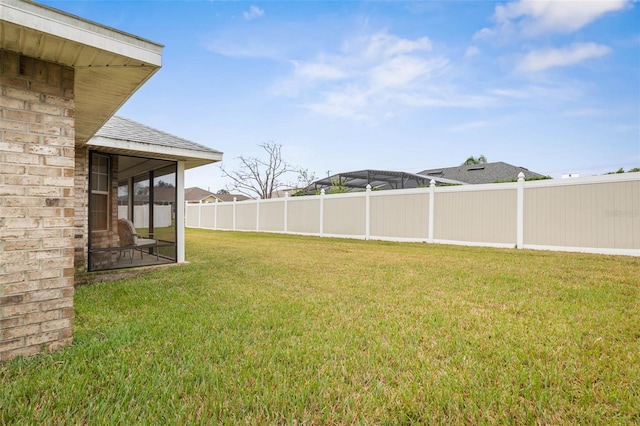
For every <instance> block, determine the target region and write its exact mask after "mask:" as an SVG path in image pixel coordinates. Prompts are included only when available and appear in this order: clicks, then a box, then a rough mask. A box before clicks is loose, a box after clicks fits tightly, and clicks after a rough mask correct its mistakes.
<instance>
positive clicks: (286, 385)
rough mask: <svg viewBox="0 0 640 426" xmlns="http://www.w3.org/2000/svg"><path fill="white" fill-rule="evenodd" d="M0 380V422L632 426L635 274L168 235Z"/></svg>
mask: <svg viewBox="0 0 640 426" xmlns="http://www.w3.org/2000/svg"><path fill="white" fill-rule="evenodd" d="M187 238H188V239H187V259H188V260H189V261H190V262H191V263H190V264H189V265H185V266H177V267H172V268H165V269H161V270H156V271H154V272H151V273H148V274H145V275H141V276H139V277H137V278H132V279H126V280H120V281H113V282H105V283H100V284H93V285H88V286H81V287H79V288H78V289H77V292H76V298H75V303H76V319H75V330H76V332H75V343H74V345H73V346H72V347H70V348H68V349H66V350H63V351H60V352H56V353H51V354H45V355H42V356H39V357H36V358H32V359H18V360H15V361H12V362H8V363H5V364H4V365H2V364H0V385H1V386H0V398H1V400H0V423H2V424H4V423H6V424H14V423H17V424H47V423H52V424H54V423H57V424H135V423H143V424H193V423H203V424H237V423H240V424H256V425H258V424H260V425H262V424H354V423H356V424H376V425H377V424H391V425H395V424H434V423H447V424H504V423H510V424H630V423H631V424H633V423H635V424H638V423H640V283H639V282H640V259H638V258H629V257H613V256H595V255H582V254H570V253H551V252H538V251H516V250H499V249H487V248H469V247H455V246H440V245H426V244H396V243H384V242H366V241H352V240H334V239H319V238H312V237H297V236H283V235H269V234H254V233H232V232H212V231H196V230H188V231H187Z"/></svg>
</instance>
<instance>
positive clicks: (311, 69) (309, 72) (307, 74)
mask: <svg viewBox="0 0 640 426" xmlns="http://www.w3.org/2000/svg"><path fill="white" fill-rule="evenodd" d="M292 63H293V64H294V66H295V75H296V77H299V78H303V79H308V80H339V79H342V78H345V77H346V75H347V74H346V71H345V70H342V69H340V68H339V67H336V66H333V65H329V64H325V63H322V62H317V63H307V62H299V61H292Z"/></svg>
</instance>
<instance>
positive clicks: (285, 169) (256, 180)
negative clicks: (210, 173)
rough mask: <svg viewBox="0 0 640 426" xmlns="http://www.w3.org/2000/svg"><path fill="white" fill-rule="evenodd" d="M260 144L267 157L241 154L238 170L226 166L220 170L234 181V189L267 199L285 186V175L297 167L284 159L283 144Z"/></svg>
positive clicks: (232, 187)
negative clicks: (231, 169)
mask: <svg viewBox="0 0 640 426" xmlns="http://www.w3.org/2000/svg"><path fill="white" fill-rule="evenodd" d="M258 146H259V147H260V148H262V149H263V150H264V152H265V153H266V154H267V158H266V159H261V158H256V157H243V156H240V157H238V159H239V160H240V167H239V168H238V170H233V171H229V170H227V169H225V167H224V166H220V170H222V175H223V176H224V177H228V178H229V179H231V180H232V181H233V184H232V185H231V186H230V188H231V189H233V190H234V191H238V192H240V193H242V194H244V195H247V196H249V197H255V196H258V197H259V198H262V199H267V198H271V196H272V194H273V193H274V192H276V191H277V190H278V189H279V188H281V187H282V186H284V185H283V182H282V181H281V178H282V177H283V175H285V174H286V173H289V172H295V171H297V169H295V168H294V167H293V166H291V165H289V164H288V163H287V162H286V161H284V160H283V159H282V145H279V144H276V143H274V142H265V143H262V144H259V145H258Z"/></svg>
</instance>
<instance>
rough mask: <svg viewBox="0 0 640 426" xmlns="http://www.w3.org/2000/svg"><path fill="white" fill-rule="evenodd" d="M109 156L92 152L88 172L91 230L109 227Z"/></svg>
mask: <svg viewBox="0 0 640 426" xmlns="http://www.w3.org/2000/svg"><path fill="white" fill-rule="evenodd" d="M109 166H110V164H109V157H108V156H106V155H100V154H95V153H92V155H91V173H90V186H91V187H90V200H89V209H90V218H89V220H90V223H91V230H92V231H106V230H108V229H109V182H110V179H109V175H110V173H109V172H110V170H109Z"/></svg>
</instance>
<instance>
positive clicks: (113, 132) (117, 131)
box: [96, 116, 221, 154]
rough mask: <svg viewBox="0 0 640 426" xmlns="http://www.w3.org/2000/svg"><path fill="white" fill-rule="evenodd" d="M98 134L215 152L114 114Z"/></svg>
mask: <svg viewBox="0 0 640 426" xmlns="http://www.w3.org/2000/svg"><path fill="white" fill-rule="evenodd" d="M96 136H102V137H105V138H111V139H119V140H123V141H131V142H142V143H147V144H150V145H158V146H166V147H170V148H182V149H187V150H191V151H202V152H215V153H220V154H221V152H220V151H216V150H215V149H211V148H209V147H206V146H204V145H200V144H197V143H195V142H191V141H189V140H187V139H183V138H181V137H178V136H174V135H172V134H169V133H166V132H163V131H162V130H158V129H154V128H153V127H149V126H145V125H144V124H140V123H138V122H135V121H133V120H130V119H128V118H123V117H118V116H113V117H111V118H110V119H109V121H107V122H106V123H105V124H104V126H102V128H101V129H100V130H98V132H97V133H96Z"/></svg>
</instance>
